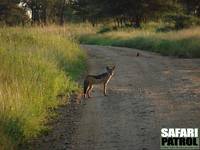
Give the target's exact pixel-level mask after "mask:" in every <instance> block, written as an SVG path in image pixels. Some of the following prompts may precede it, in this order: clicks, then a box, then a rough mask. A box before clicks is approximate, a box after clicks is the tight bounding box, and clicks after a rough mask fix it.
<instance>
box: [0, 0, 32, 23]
mask: <svg viewBox="0 0 200 150" xmlns="http://www.w3.org/2000/svg"><path fill="white" fill-rule="evenodd" d="M19 2H20V0H9V1H7V0H1V1H0V22H1V23H3V24H6V25H10V26H13V25H18V24H25V23H26V22H28V20H29V18H28V16H27V14H26V11H25V10H24V9H23V8H21V7H19Z"/></svg>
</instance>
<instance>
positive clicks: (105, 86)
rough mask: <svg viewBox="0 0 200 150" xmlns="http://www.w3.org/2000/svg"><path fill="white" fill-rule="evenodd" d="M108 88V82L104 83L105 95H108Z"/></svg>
mask: <svg viewBox="0 0 200 150" xmlns="http://www.w3.org/2000/svg"><path fill="white" fill-rule="evenodd" d="M106 90H107V83H105V84H104V96H107V94H106V93H107V91H106Z"/></svg>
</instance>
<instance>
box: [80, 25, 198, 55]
mask: <svg viewBox="0 0 200 150" xmlns="http://www.w3.org/2000/svg"><path fill="white" fill-rule="evenodd" d="M79 41H80V43H82V44H95V45H104V46H105V45H109V46H121V47H129V48H137V49H141V50H146V51H152V52H157V53H160V54H162V55H165V56H176V57H181V58H182V57H183V58H200V28H199V27H196V28H192V29H185V30H181V31H171V32H167V33H158V32H155V31H153V30H134V29H122V30H118V31H112V32H107V33H104V34H94V33H93V34H83V35H81V36H80V38H79Z"/></svg>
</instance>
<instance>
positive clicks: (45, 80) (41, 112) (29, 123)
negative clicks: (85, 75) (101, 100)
mask: <svg viewBox="0 0 200 150" xmlns="http://www.w3.org/2000/svg"><path fill="white" fill-rule="evenodd" d="M75 28H76V31H75ZM78 30H79V29H78V27H75V26H74V27H71V28H70V30H69V29H68V27H62V28H61V27H56V26H51V27H45V28H42V27H32V28H20V27H16V28H7V27H6V28H1V29H0V64H1V67H0V83H1V84H0V139H1V140H0V149H1V150H3V149H15V148H16V147H17V145H19V144H20V143H21V142H23V141H24V140H27V139H29V138H32V137H35V136H37V135H38V134H40V133H41V132H42V131H43V130H45V128H46V127H45V126H44V124H45V122H46V121H47V120H48V117H49V116H51V114H52V112H51V109H50V108H55V107H57V106H58V105H59V101H58V100H57V99H56V96H57V95H58V94H61V93H62V94H65V95H66V96H68V95H69V94H70V93H71V92H72V91H76V90H79V86H78V84H77V83H76V82H75V79H77V77H78V76H79V75H80V74H81V73H82V72H83V70H84V69H85V54H84V52H83V51H81V50H80V48H79V46H78V44H76V42H75V41H74V40H73V38H72V37H71V34H73V33H72V32H71V31H75V32H77V33H78V32H79V31H80V30H79V31H78ZM85 31H87V30H85ZM87 32H88V31H87Z"/></svg>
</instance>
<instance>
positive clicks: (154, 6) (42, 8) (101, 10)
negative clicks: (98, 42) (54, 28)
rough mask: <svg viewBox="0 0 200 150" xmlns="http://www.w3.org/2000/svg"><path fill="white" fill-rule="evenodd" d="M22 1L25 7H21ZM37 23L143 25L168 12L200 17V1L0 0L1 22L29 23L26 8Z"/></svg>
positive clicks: (32, 19)
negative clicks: (108, 22)
mask: <svg viewBox="0 0 200 150" xmlns="http://www.w3.org/2000/svg"><path fill="white" fill-rule="evenodd" d="M19 3H20V4H22V6H23V7H19ZM27 10H29V12H30V13H31V16H32V17H31V18H30V20H31V22H32V23H34V24H35V23H36V24H47V23H56V24H60V25H63V24H64V23H65V22H68V21H71V20H73V19H74V18H76V20H77V19H78V21H89V22H91V23H92V24H93V25H95V24H97V23H99V22H102V21H113V22H115V23H116V25H117V26H123V25H130V26H134V27H140V24H141V23H142V22H147V21H152V20H154V21H157V20H160V19H162V18H163V17H164V16H165V15H166V14H170V13H171V14H184V15H191V16H195V17H200V1H199V0H0V21H1V22H4V23H5V24H8V25H13V24H19V23H22V24H24V23H26V22H27V20H28V17H27V15H26V11H27Z"/></svg>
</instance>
